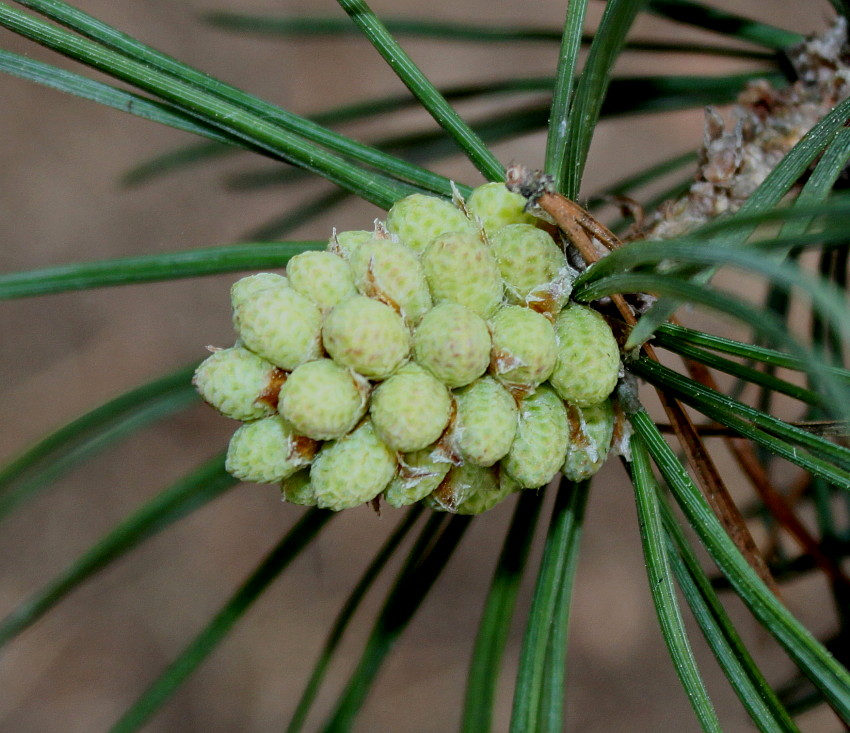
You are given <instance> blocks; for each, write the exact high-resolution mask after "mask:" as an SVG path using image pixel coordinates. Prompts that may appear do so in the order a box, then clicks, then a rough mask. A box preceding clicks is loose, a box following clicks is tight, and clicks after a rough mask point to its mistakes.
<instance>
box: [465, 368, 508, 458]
mask: <svg viewBox="0 0 850 733" xmlns="http://www.w3.org/2000/svg"><path fill="white" fill-rule="evenodd" d="M455 404H456V405H457V419H456V421H455V425H454V429H453V431H452V440H453V442H454V445H455V448H456V449H457V451H458V452H459V453H460V455H461V456H462V457H463V458H464V460H467V461H470V462H471V463H474V464H476V465H478V466H492V465H493V464H494V463H495V462H496V461H498V460H500V459H501V458H504V457H505V456H506V455H507V453H508V451H509V450H510V449H511V444H512V443H513V441H514V436H515V435H516V429H517V417H518V415H519V411H518V410H517V405H516V400H514V398H513V397H512V396H511V394H510V393H509V392H508V391H507V390H506V389H505V388H504V387H503V386H502V385H501V384H499V383H498V382H497V381H496V380H495V379H493V378H492V377H481V379H477V380H475V381H474V382H473V383H472V384H470V385H469V386H468V387H464V388H463V389H459V390H458V391H457V392H455Z"/></svg>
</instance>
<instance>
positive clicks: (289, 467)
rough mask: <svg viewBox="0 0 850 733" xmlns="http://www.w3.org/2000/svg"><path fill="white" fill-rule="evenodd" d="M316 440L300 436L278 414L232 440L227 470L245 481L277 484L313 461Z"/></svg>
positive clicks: (246, 426)
mask: <svg viewBox="0 0 850 733" xmlns="http://www.w3.org/2000/svg"><path fill="white" fill-rule="evenodd" d="M316 449H317V444H316V442H315V441H313V440H310V439H309V438H304V437H301V436H299V435H297V434H296V433H295V431H294V429H293V428H292V426H291V425H289V424H288V423H287V422H286V421H285V420H284V419H283V418H281V417H280V416H278V415H273V416H272V417H266V418H263V419H262V420H256V421H254V422H249V423H245V424H244V425H242V426H241V427H240V428H239V429H238V430H237V431H236V432H235V433H234V434H233V437H232V438H231V439H230V445H229V446H228V448H227V460H226V461H225V468H226V469H227V471H228V473H230V474H231V475H232V476H235V477H236V478H238V479H241V480H242V481H253V482H255V483H259V484H274V483H277V482H278V481H281V480H283V479H285V478H286V477H287V476H291V475H292V474H293V473H295V472H296V471H297V470H298V469H299V468H301V467H302V466H306V465H307V464H309V463H310V461H312V460H313V456H314V455H315V452H316Z"/></svg>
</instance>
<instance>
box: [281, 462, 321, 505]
mask: <svg viewBox="0 0 850 733" xmlns="http://www.w3.org/2000/svg"><path fill="white" fill-rule="evenodd" d="M280 497H281V499H283V501H286V502H288V503H290V504H298V505H299V506H316V492H315V491H314V490H313V484H311V483H310V469H309V468H302V469H301V470H300V471H296V472H295V473H293V474H292V475H291V476H289V477H287V478H285V479H283V481H281V482H280Z"/></svg>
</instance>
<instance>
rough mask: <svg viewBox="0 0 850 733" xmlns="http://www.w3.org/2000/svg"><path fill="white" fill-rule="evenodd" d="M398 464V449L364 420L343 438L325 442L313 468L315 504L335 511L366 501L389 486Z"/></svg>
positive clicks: (311, 472)
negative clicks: (396, 452)
mask: <svg viewBox="0 0 850 733" xmlns="http://www.w3.org/2000/svg"><path fill="white" fill-rule="evenodd" d="M396 466H397V463H396V457H395V451H393V450H392V449H391V448H390V447H389V446H388V445H387V444H386V443H384V442H383V441H382V440H381V439H380V438H379V437H378V436H377V434H376V433H375V429H374V427H373V426H372V422H371V420H365V421H364V422H363V423H361V425H360V427H358V428H357V429H356V430H354V431H352V432H351V433H349V434H348V435H346V436H345V437H344V438H341V439H340V440H334V441H331V442H329V443H325V444H324V445H323V446H322V449H321V450H320V451H319V454H318V455H317V456H316V460H315V461H314V463H313V467H312V468H311V469H310V482H311V483H312V485H313V489H314V491H315V492H316V505H317V506H319V507H321V508H322V509H331V510H333V511H335V512H336V511H340V510H341V509H350V508H352V507H355V506H359V505H360V504H365V503H366V502H367V501H371V500H372V499H374V498H375V497H376V496H377V495H378V494H380V493H381V492H382V491H383V490H384V489H385V488H386V486H387V484H389V482H390V480H391V479H392V477H393V475H394V474H395V472H396Z"/></svg>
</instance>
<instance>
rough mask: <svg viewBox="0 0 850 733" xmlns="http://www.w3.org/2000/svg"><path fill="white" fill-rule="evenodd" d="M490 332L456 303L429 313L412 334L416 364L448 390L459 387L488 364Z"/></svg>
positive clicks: (481, 372) (468, 311)
mask: <svg viewBox="0 0 850 733" xmlns="http://www.w3.org/2000/svg"><path fill="white" fill-rule="evenodd" d="M490 345H491V342H490V331H489V330H488V329H487V324H486V323H485V322H484V320H483V319H482V318H481V317H480V316H477V315H476V314H475V313H473V312H472V311H471V310H469V309H468V308H464V307H463V306H462V305H458V304H457V303H443V304H442V305H438V306H436V307H435V308H433V309H432V310H430V311H429V312H428V313H427V314H426V315H425V317H424V318H423V319H422V322H421V323H420V324H419V326H418V328H417V329H416V331H415V332H414V334H413V353H414V358H415V359H416V361H417V363H418V364H419V365H420V366H422V367H424V368H425V369H427V370H428V371H429V372H431V374H433V375H434V376H435V377H436V378H437V379H439V380H440V381H441V382H443V383H445V384H446V385H448V386H449V387H452V388H454V387H463V386H464V385H466V384H469V383H470V382H472V381H473V380H474V379H477V378H478V377H480V376H481V375H482V374H484V372H485V371H486V370H487V366H488V364H489V363H490Z"/></svg>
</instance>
